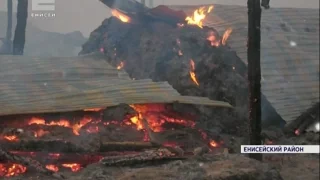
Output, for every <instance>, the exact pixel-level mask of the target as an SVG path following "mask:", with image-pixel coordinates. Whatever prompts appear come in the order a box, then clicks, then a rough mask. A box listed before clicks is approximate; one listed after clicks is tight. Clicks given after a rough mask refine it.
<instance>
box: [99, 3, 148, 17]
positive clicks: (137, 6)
mask: <svg viewBox="0 0 320 180" xmlns="http://www.w3.org/2000/svg"><path fill="white" fill-rule="evenodd" d="M100 1H101V2H102V3H103V4H105V5H106V6H108V7H109V8H110V9H119V10H121V11H122V12H124V13H128V14H132V13H133V14H135V13H141V12H145V11H146V10H148V9H149V8H148V7H146V6H144V5H143V4H141V3H139V2H137V1H135V0H100Z"/></svg>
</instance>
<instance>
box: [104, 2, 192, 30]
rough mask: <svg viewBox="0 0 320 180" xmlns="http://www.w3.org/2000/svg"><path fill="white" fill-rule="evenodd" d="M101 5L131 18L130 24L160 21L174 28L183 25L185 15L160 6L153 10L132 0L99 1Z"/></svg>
mask: <svg viewBox="0 0 320 180" xmlns="http://www.w3.org/2000/svg"><path fill="white" fill-rule="evenodd" d="M100 1H101V2H102V3H103V4H105V5H106V6H108V7H109V8H111V9H113V10H114V9H116V10H118V11H120V13H123V14H125V15H126V16H128V17H130V18H131V23H140V24H141V23H142V24H143V23H145V22H154V21H162V22H166V23H167V24H170V25H172V26H176V25H177V24H178V23H183V22H184V20H185V18H186V14H185V13H184V12H183V11H175V10H173V9H170V8H168V7H167V6H164V5H160V6H157V7H155V8H152V9H150V8H148V7H146V6H145V4H144V3H139V2H137V1H134V0H121V1H115V0H100Z"/></svg>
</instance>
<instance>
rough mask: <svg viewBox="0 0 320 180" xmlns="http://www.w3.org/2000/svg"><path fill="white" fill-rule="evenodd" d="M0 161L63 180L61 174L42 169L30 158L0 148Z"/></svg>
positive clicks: (41, 166) (39, 164)
mask: <svg viewBox="0 0 320 180" xmlns="http://www.w3.org/2000/svg"><path fill="white" fill-rule="evenodd" d="M0 160H1V161H8V162H11V163H18V164H21V165H23V166H26V167H27V168H30V169H34V170H36V171H37V172H40V173H42V174H45V175H49V176H52V177H55V178H58V179H64V177H63V176H62V175H61V174H59V173H55V172H52V171H50V170H48V169H47V168H46V167H44V166H43V165H42V164H41V163H39V162H38V161H36V160H34V159H31V158H28V157H21V156H19V155H15V154H12V153H9V152H7V151H5V150H3V149H2V148H1V147H0Z"/></svg>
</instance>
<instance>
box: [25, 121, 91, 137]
mask: <svg viewBox="0 0 320 180" xmlns="http://www.w3.org/2000/svg"><path fill="white" fill-rule="evenodd" d="M91 121H92V119H91V118H87V117H85V118H83V119H81V120H80V122H79V123H76V124H74V125H71V124H70V122H69V121H67V120H63V119H61V120H59V121H51V122H49V123H47V122H46V121H45V120H44V119H41V118H36V117H33V118H31V120H30V121H29V122H28V124H29V125H32V124H38V125H46V126H62V127H68V128H72V130H73V133H74V134H75V135H80V134H79V131H80V129H81V128H82V127H83V126H84V125H86V124H87V123H89V122H91ZM35 136H36V137H39V136H38V134H37V135H35Z"/></svg>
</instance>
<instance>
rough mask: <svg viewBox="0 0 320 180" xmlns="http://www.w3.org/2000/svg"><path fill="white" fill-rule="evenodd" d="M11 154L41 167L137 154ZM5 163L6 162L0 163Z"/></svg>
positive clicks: (85, 163)
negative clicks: (28, 159)
mask: <svg viewBox="0 0 320 180" xmlns="http://www.w3.org/2000/svg"><path fill="white" fill-rule="evenodd" d="M10 153H11V154H14V155H18V156H23V157H28V158H32V159H35V160H37V161H38V162H40V163H41V164H43V165H48V164H54V165H58V164H73V163H76V164H80V165H81V166H87V165H89V164H92V163H97V162H99V161H100V160H101V159H102V158H103V157H107V156H124V155H129V154H131V155H132V154H137V153H138V152H131V151H128V152H116V151H115V152H107V153H47V152H24V151H12V152H10ZM0 162H2V163H3V162H4V163H6V161H0Z"/></svg>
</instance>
